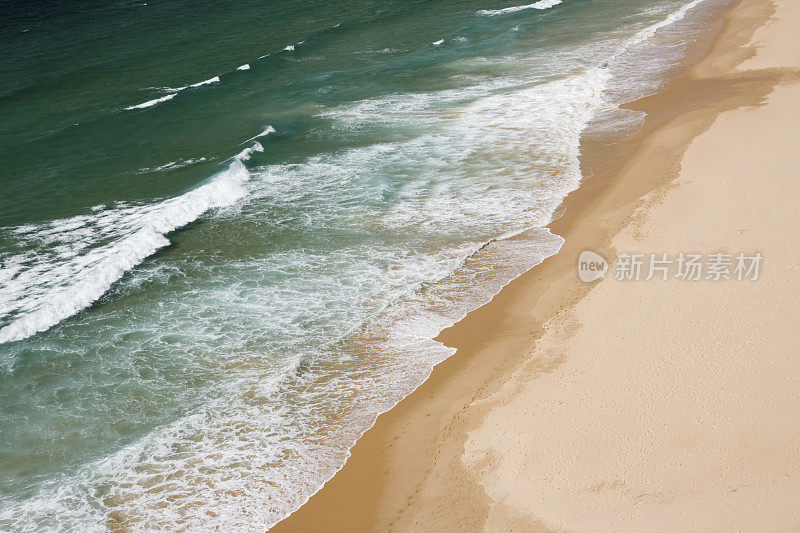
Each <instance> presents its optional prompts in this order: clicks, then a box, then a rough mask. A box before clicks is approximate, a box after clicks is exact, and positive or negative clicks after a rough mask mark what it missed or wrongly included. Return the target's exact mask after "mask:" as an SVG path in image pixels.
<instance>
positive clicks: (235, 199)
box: [0, 0, 724, 531]
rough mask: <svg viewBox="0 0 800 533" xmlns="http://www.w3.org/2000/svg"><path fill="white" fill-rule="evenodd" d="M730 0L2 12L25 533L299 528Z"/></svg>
mask: <svg viewBox="0 0 800 533" xmlns="http://www.w3.org/2000/svg"><path fill="white" fill-rule="evenodd" d="M723 1H724V0H693V1H692V2H686V1H685V0H618V1H611V0H563V1H559V0H540V1H538V2H535V3H531V4H523V3H520V2H512V1H503V2H489V1H488V0H480V1H478V0H463V1H449V2H445V1H432V0H414V1H409V0H406V1H395V0H383V1H380V2H376V1H358V2H355V1H349V0H330V1H328V2H317V1H312V0H286V1H282V2H277V1H272V0H261V1H255V0H236V1H224V2H209V1H206V0H194V1H188V0H147V1H146V2H144V1H142V0H136V1H130V0H125V1H122V0H107V1H105V2H100V1H96V0H82V1H77V2H76V1H60V2H41V1H28V2H17V1H13V0H12V1H4V2H2V3H0V46H1V47H2V50H3V54H0V187H1V188H2V194H0V267H1V268H0V530H2V531H47V530H59V531H78V530H80V531H99V530H106V529H108V528H126V527H127V528H131V529H133V530H139V531H142V530H164V529H169V530H172V529H181V530H210V529H214V528H220V529H222V530H225V531H239V530H242V531H245V530H247V531H249V530H252V529H263V528H264V527H266V526H270V525H272V524H274V523H275V522H276V521H278V520H280V519H282V518H283V517H285V516H287V515H288V514H289V513H291V512H292V511H293V510H295V509H297V508H298V507H299V506H300V505H301V504H302V503H304V502H305V501H306V500H307V499H308V497H310V496H311V495H312V494H313V493H314V492H315V491H316V490H318V489H319V488H320V487H321V486H322V484H323V483H324V482H325V481H326V480H327V479H329V478H330V477H331V476H332V475H333V474H334V473H335V472H336V471H337V470H338V469H339V468H341V466H342V465H343V464H344V462H345V460H346V458H347V455H348V450H349V448H350V447H351V446H352V445H353V443H354V442H355V441H356V440H357V439H358V437H359V436H360V435H361V434H362V433H363V432H364V431H365V430H367V429H368V428H369V427H370V426H371V425H372V424H373V423H374V421H375V418H376V417H377V416H378V415H379V414H380V413H382V412H385V411H386V410H388V409H390V408H391V407H392V406H393V405H394V404H396V403H397V402H398V401H399V400H400V399H402V398H403V397H404V396H405V395H407V394H409V393H410V392H412V391H413V390H414V389H415V388H416V387H417V386H419V384H420V383H422V382H423V381H424V380H425V379H426V378H427V377H428V375H429V374H430V372H431V370H432V368H433V366H434V365H435V364H437V363H439V362H441V361H442V360H444V359H445V358H447V357H449V356H450V355H452V354H453V350H452V349H450V348H448V347H446V346H443V345H441V344H440V343H437V342H436V341H434V340H433V339H434V338H435V337H436V335H437V334H438V333H439V332H440V331H441V330H442V329H444V328H446V327H448V326H449V325H452V324H453V323H455V322H456V321H458V320H459V319H460V318H462V317H463V316H464V315H465V314H466V313H467V312H469V311H470V310H472V309H475V308H477V307H479V306H480V305H483V304H484V303H486V302H488V301H489V300H490V299H491V298H492V297H493V296H494V295H495V294H496V293H497V292H498V291H499V290H500V289H501V288H502V287H503V286H504V285H506V284H507V283H509V282H510V281H511V280H512V279H514V278H515V277H517V276H519V275H521V274H522V273H524V272H525V271H527V270H529V269H530V268H533V267H535V265H536V264H538V263H539V262H541V261H542V260H543V259H545V258H546V257H548V256H550V255H552V254H554V253H556V252H557V251H558V250H559V248H560V246H561V244H562V242H563V241H562V239H561V237H559V236H557V235H554V234H552V233H550V232H549V231H548V230H547V229H546V226H547V225H548V224H549V222H551V221H552V220H553V218H554V217H556V216H560V215H561V214H562V213H561V210H560V209H559V207H560V205H561V202H562V200H563V199H564V197H565V196H566V195H567V194H568V193H569V192H570V191H572V190H574V189H575V188H577V187H578V186H579V185H580V182H581V180H582V179H591V178H590V177H588V176H583V173H582V169H581V165H580V146H581V141H582V140H585V139H586V138H588V137H591V136H601V137H602V138H604V139H623V138H625V137H627V136H629V135H631V134H633V133H635V132H636V131H637V130H638V129H639V128H641V125H642V120H643V116H642V115H641V113H638V112H634V111H630V110H623V109H620V107H619V105H620V104H621V103H623V102H626V101H630V100H632V99H635V98H638V97H641V96H644V95H647V94H652V93H653V92H655V91H657V90H658V88H659V87H660V86H661V85H662V84H663V82H664V79H665V75H666V73H667V71H668V69H669V68H670V66H672V65H674V64H675V63H676V62H677V61H679V60H680V58H681V57H682V55H683V53H684V51H685V48H686V45H687V43H688V42H689V41H690V40H691V39H692V38H693V37H695V36H696V35H697V34H698V33H699V32H701V31H703V28H704V27H705V25H706V23H707V22H708V19H709V17H710V16H711V13H712V12H713V10H714V9H716V8H718V7H719V6H720V5H721V4H722V2H723Z"/></svg>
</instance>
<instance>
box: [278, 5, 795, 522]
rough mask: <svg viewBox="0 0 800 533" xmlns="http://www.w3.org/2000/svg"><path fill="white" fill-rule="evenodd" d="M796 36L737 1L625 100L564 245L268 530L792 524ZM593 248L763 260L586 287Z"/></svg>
mask: <svg viewBox="0 0 800 533" xmlns="http://www.w3.org/2000/svg"><path fill="white" fill-rule="evenodd" d="M797 27H800V5H798V4H797V3H796V2H791V1H788V0H777V1H776V2H775V3H774V4H772V3H770V2H768V1H766V0H744V1H742V2H740V3H738V4H737V5H735V6H734V7H733V8H732V9H730V10H729V11H728V12H727V13H726V14H725V17H724V19H721V20H720V21H719V23H718V24H717V25H716V26H715V27H713V28H711V30H712V31H711V34H712V35H713V36H714V38H713V39H709V40H708V41H707V42H700V43H697V44H696V45H695V46H694V48H693V49H692V50H691V51H690V54H689V58H688V59H687V61H688V64H691V65H692V67H691V69H689V68H686V69H683V70H678V71H676V73H675V76H674V79H673V80H672V81H671V82H670V83H669V84H668V85H667V87H666V88H665V90H664V91H663V92H662V93H659V94H658V95H655V96H652V97H649V98H646V99H644V100H642V101H639V102H635V103H633V104H631V107H634V108H637V109H643V110H645V111H647V113H648V120H647V125H646V127H645V130H644V131H643V132H642V134H641V135H639V136H637V137H636V138H635V139H631V140H629V141H628V142H627V144H626V146H624V147H619V148H620V150H619V153H622V154H624V155H625V157H624V158H622V160H620V159H621V158H620V157H617V158H605V157H603V156H602V154H601V153H600V150H599V148H600V147H592V146H586V147H585V148H586V149H585V154H586V155H585V158H584V159H585V160H584V166H585V168H586V169H588V170H590V172H589V174H590V175H591V176H592V177H591V178H589V179H587V180H586V182H585V183H584V185H583V186H582V187H581V188H580V189H579V190H578V191H576V192H575V193H573V194H572V195H570V197H569V198H568V199H567V201H566V203H565V205H566V208H567V214H566V216H564V217H563V218H561V219H559V220H558V221H556V222H554V223H553V224H552V226H551V227H552V229H553V231H554V232H556V233H558V234H560V235H563V236H564V237H565V238H566V244H565V246H564V248H563V249H562V250H561V252H560V253H559V254H557V255H556V256H553V257H551V258H549V259H548V260H546V261H545V262H544V263H542V264H541V265H540V266H539V267H537V268H535V269H534V270H532V271H531V272H529V273H527V274H526V275H524V276H522V277H520V278H519V279H517V280H515V281H514V282H513V283H511V284H510V285H509V286H507V287H506V288H505V289H504V290H503V291H502V292H501V293H500V294H499V295H498V296H497V297H496V298H495V299H494V300H493V301H492V302H491V303H490V304H488V305H486V306H484V307H483V308H481V309H478V310H476V311H475V312H473V313H471V314H470V315H469V316H467V318H465V319H464V320H463V321H462V322H460V323H459V324H457V325H456V326H454V327H453V328H450V329H449V330H447V331H445V332H443V334H442V335H441V336H440V340H441V341H442V342H444V343H445V344H448V345H451V346H455V347H457V348H458V350H459V351H458V353H457V354H456V355H455V356H453V357H452V358H450V359H449V360H447V361H445V362H444V363H442V364H441V365H439V366H438V367H437V368H436V369H435V371H434V373H433V375H432V376H431V378H430V379H429V380H428V381H427V382H426V383H425V384H424V385H423V386H422V387H420V388H419V389H418V390H417V391H415V392H414V393H413V394H412V395H410V396H409V397H408V398H406V399H405V400H404V401H403V402H401V403H400V404H399V405H398V406H397V407H396V408H395V409H393V410H392V411H390V412H389V413H386V414H385V415H383V416H382V417H381V418H380V419H379V420H378V423H377V424H376V426H375V427H374V428H373V429H372V430H370V431H369V432H367V433H366V434H365V435H364V437H362V439H361V440H360V441H359V443H358V444H357V445H356V446H355V447H354V449H353V453H352V457H351V459H350V460H349V461H348V463H347V465H346V466H345V468H344V469H343V470H342V471H340V472H339V473H338V474H337V475H336V476H335V477H334V478H333V479H332V480H331V481H330V482H329V483H328V484H327V485H326V486H325V487H324V488H323V489H322V490H321V491H320V492H319V493H318V494H317V495H315V496H314V497H313V498H312V499H311V500H310V501H309V503H308V504H306V505H305V506H304V507H303V508H301V509H300V510H299V511H298V512H297V513H295V514H294V515H292V516H291V517H290V518H289V519H287V520H286V521H284V522H282V523H281V524H279V525H278V526H277V527H276V528H275V529H274V530H275V531H386V530H392V531H406V530H412V531H414V530H416V531H452V530H456V529H459V530H465V531H477V530H488V531H508V530H514V531H535V530H543V531H545V530H576V531H577V530H581V531H608V530H639V531H641V530H653V529H655V530H670V531H673V530H697V529H701V528H702V529H706V530H726V531H728V530H745V531H748V530H753V531H756V530H758V531H763V530H789V529H792V528H797V527H800V408H798V406H799V405H800V354H798V348H797V347H798V346H800V328H798V327H797V326H796V323H797V321H798V319H799V318H800V304H798V301H800V241H798V239H797V238H796V231H797V228H798V227H800V209H798V208H797V199H798V198H800V180H798V171H797V168H798V166H799V165H798V158H800V156H798V152H797V148H796V145H797V140H798V139H800V126H798V124H800V84H799V83H797V79H798V76H797V71H796V70H795V68H796V67H798V66H800V43H798V40H800V37H798V34H797V32H796V30H795V29H796V28H797ZM698 59H699V61H698ZM586 249H590V250H594V251H596V252H599V253H600V254H602V255H603V256H604V257H606V258H608V259H609V260H610V261H613V260H614V258H616V257H617V255H618V254H619V253H621V252H634V251H635V252H644V253H650V252H653V253H659V254H660V253H662V252H666V253H668V254H670V255H671V256H676V255H677V254H679V253H680V252H698V253H702V254H709V253H713V252H718V251H726V252H730V253H734V254H735V253H738V252H747V253H752V252H760V253H761V254H762V255H763V257H764V260H763V263H762V265H761V270H760V277H759V279H758V280H757V281H736V280H731V281H710V280H701V281H680V280H675V279H670V280H668V281H661V280H660V279H653V280H651V281H643V280H642V281H629V282H623V281H617V280H615V279H613V276H608V277H607V278H606V279H604V280H602V281H599V282H596V283H593V284H585V283H583V282H581V281H580V280H579V279H578V277H577V274H576V263H577V258H578V255H579V254H580V253H581V252H582V251H583V250H586ZM612 270H613V265H612ZM610 274H613V271H612V272H610Z"/></svg>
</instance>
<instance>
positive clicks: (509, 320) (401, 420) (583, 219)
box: [272, 0, 796, 531]
mask: <svg viewBox="0 0 800 533" xmlns="http://www.w3.org/2000/svg"><path fill="white" fill-rule="evenodd" d="M774 13H775V7H774V6H773V4H772V3H771V2H769V1H766V0H741V1H739V2H737V3H736V4H735V5H733V6H732V7H731V8H730V9H728V10H727V11H726V12H725V14H724V16H723V17H720V18H719V19H718V20H717V21H716V22H715V25H714V26H715V27H712V28H710V30H711V31H709V35H708V36H707V37H706V38H704V39H701V40H700V41H698V42H696V43H694V44H693V45H692V47H691V48H690V50H689V52H688V54H687V56H686V58H685V60H684V62H683V64H682V65H681V66H679V67H678V68H677V69H676V70H675V72H674V73H673V76H671V80H670V82H669V83H668V84H667V86H666V87H665V89H664V90H663V91H662V92H660V93H658V94H656V95H653V96H651V97H647V98H645V99H643V100H640V101H637V102H633V103H631V104H629V107H631V108H634V109H639V110H643V111H645V112H646V113H647V121H646V125H645V128H644V130H643V131H642V132H641V133H640V134H638V135H637V136H636V137H634V138H632V139H629V140H627V141H626V142H625V143H624V145H620V146H615V147H614V149H613V150H607V148H608V147H601V146H584V147H582V152H583V157H582V159H583V161H582V163H583V165H584V168H585V171H584V174H585V175H589V176H591V177H589V178H585V179H584V182H583V183H582V185H581V187H580V188H579V189H578V190H576V191H575V192H573V193H572V194H570V196H569V197H568V198H567V200H566V201H565V206H566V215H565V216H563V217H562V218H560V219H558V220H556V221H555V222H554V223H553V224H551V225H550V229H551V231H553V233H555V234H557V235H561V236H562V237H564V238H565V239H566V243H565V245H564V246H563V248H562V249H561V251H560V252H559V253H558V254H556V255H555V256H552V257H550V258H548V259H546V260H545V261H544V262H543V263H542V264H540V265H539V266H537V267H535V268H534V269H533V270H531V271H529V272H527V273H526V274H524V275H523V276H521V277H519V278H517V279H516V280H514V281H513V282H512V283H510V284H509V285H507V286H506V287H505V288H504V289H503V290H502V291H501V292H500V293H499V294H498V295H497V296H495V298H494V299H493V300H492V302H490V303H489V304H487V305H485V306H483V307H481V308H480V309H477V310H475V311H473V312H472V313H470V314H469V315H468V316H467V317H466V318H465V319H463V320H462V321H461V322H459V323H458V324H456V325H455V326H453V327H451V328H449V329H448V330H446V331H444V332H443V333H442V334H440V335H439V337H438V338H437V340H438V341H440V342H442V343H444V344H445V345H447V346H451V347H455V348H457V350H458V351H457V353H456V354H455V355H453V356H452V357H450V358H449V359H447V360H446V361H444V362H442V363H441V364H439V365H438V366H437V367H436V368H435V369H434V371H433V373H432V375H431V377H430V378H429V379H428V380H427V381H426V382H425V383H424V384H423V385H422V386H420V387H419V388H418V389H417V390H416V391H414V392H413V393H411V394H410V395H409V396H408V397H406V398H405V399H404V400H402V401H401V402H400V403H399V404H398V405H397V406H396V407H395V408H394V409H392V410H390V411H389V412H387V413H385V414H383V415H381V416H380V417H379V419H378V421H377V423H376V424H375V426H373V428H372V429H370V430H368V431H367V432H366V433H365V434H364V435H363V436H362V438H361V439H360V440H359V441H358V443H357V444H356V445H355V447H354V448H353V449H352V450H351V457H350V459H349V460H348V462H347V464H346V465H345V467H344V468H343V469H342V470H340V471H339V472H338V473H337V474H336V475H335V476H334V477H333V478H332V480H330V481H329V482H328V483H327V484H326V485H325V487H324V488H323V489H322V490H320V491H319V492H318V493H317V494H316V495H314V496H313V497H312V498H311V499H310V500H309V502H308V503H307V504H306V505H304V506H303V507H301V509H300V510H298V511H297V512H295V513H294V514H292V515H291V516H290V517H289V518H287V519H286V520H284V521H283V522H281V523H279V524H278V525H277V526H276V527H275V528H273V529H272V531H385V530H410V529H414V530H437V531H447V530H453V529H456V528H458V529H466V530H468V531H472V530H477V529H483V528H484V527H485V528H486V529H491V530H494V529H497V528H498V527H501V526H502V527H506V528H508V527H514V526H516V527H518V528H520V529H522V530H526V531H535V530H548V529H550V528H552V527H554V525H555V527H557V528H561V527H564V526H567V525H569V522H568V521H567V522H564V521H559V520H554V519H553V517H542V516H538V517H536V515H535V514H532V515H531V514H530V513H524V512H520V510H519V509H518V508H511V507H509V506H508V505H507V504H506V503H503V502H504V500H505V501H509V500H512V499H513V498H507V497H499V496H498V494H497V492H496V491H497V490H498V487H499V486H500V485H502V484H499V483H498V482H497V478H498V477H499V476H500V475H501V473H502V472H504V470H502V469H503V467H504V458H503V457H500V456H493V455H492V453H485V454H484V455H483V456H480V457H478V455H476V454H475V449H476V445H475V444H474V443H472V444H469V445H470V446H471V449H472V451H471V452H470V453H471V458H470V459H469V461H467V462H468V463H469V466H467V465H466V464H465V460H464V459H465V454H466V455H469V454H467V452H466V451H465V450H466V447H467V446H468V441H469V440H470V439H471V438H472V436H473V435H475V434H476V433H478V434H480V433H481V428H482V427H483V426H484V425H485V424H486V422H487V420H488V419H489V417H490V415H492V413H494V416H495V417H496V416H498V415H497V413H500V412H502V411H501V410H500V409H499V406H502V405H513V404H514V400H515V398H516V397H517V396H518V395H519V391H521V390H523V389H525V387H526V386H527V385H528V384H530V383H531V382H532V381H535V380H538V379H540V378H541V377H542V376H547V375H548V374H550V375H554V374H555V373H557V372H558V371H559V369H560V368H562V367H564V366H566V365H565V363H566V362H567V361H568V360H573V359H575V357H573V355H574V354H567V353H565V352H564V351H562V350H560V349H557V350H554V351H553V352H552V353H550V354H549V356H547V357H544V356H542V354H538V356H537V357H531V353H532V350H534V347H535V346H536V345H537V343H539V342H540V341H541V340H542V338H543V336H545V335H547V334H548V330H554V329H560V331H561V333H565V332H568V335H567V337H571V336H573V335H575V334H576V333H577V332H578V331H579V330H580V329H581V324H580V322H577V323H570V324H567V326H568V327H560V328H558V327H553V324H554V323H556V324H557V323H558V320H559V318H558V317H564V316H568V315H571V314H574V310H575V307H576V306H577V305H578V304H579V303H580V302H582V301H583V300H584V299H586V297H587V296H589V295H590V294H591V293H593V292H596V291H594V290H593V287H596V285H584V284H582V283H581V282H580V281H579V280H578V279H577V276H576V275H575V274H576V273H575V264H576V262H577V256H578V254H579V253H580V252H581V251H582V250H584V249H592V250H594V251H597V252H599V253H601V254H602V255H604V256H605V257H606V258H608V259H613V257H614V256H615V254H616V244H615V243H616V242H617V240H616V239H617V237H618V236H619V235H620V234H621V233H622V232H625V231H626V230H630V228H631V227H634V228H635V227H637V225H639V226H641V224H642V221H643V220H645V219H646V214H647V213H648V212H650V211H652V209H653V208H654V207H656V206H658V205H659V204H660V202H661V201H663V199H664V198H665V197H666V196H667V195H669V194H670V191H672V190H674V188H675V187H676V185H675V183H674V182H675V180H676V179H677V178H678V177H679V174H680V171H681V165H682V161H683V158H684V155H685V154H686V152H687V150H688V149H689V147H690V145H691V144H692V143H693V141H694V140H695V139H696V138H697V137H698V136H699V135H701V134H702V133H704V132H706V131H707V130H708V129H709V128H710V127H711V126H712V124H713V123H714V121H715V120H717V118H718V117H719V116H720V115H721V114H722V113H724V112H726V111H730V110H735V109H739V108H742V107H744V106H749V107H757V106H763V105H764V103H765V99H766V98H767V96H768V95H769V94H770V93H772V92H773V90H774V88H775V87H776V86H777V85H778V84H779V83H782V82H786V81H789V80H791V79H794V78H796V71H795V70H793V69H786V68H761V69H760V70H748V71H740V70H737V69H736V67H737V66H738V65H739V64H741V63H742V62H743V61H745V60H747V59H749V58H751V57H753V56H754V55H755V53H756V51H755V48H754V47H753V46H752V45H751V44H750V43H751V39H752V37H753V35H754V33H755V32H756V31H757V30H758V28H760V27H763V26H764V24H765V23H766V22H767V20H769V19H770V17H772V16H773V15H774ZM604 148H605V150H604ZM607 151H611V152H614V155H613V156H612V157H607V156H605V155H604V153H605V152H607ZM587 170H588V171H587ZM658 251H660V250H658ZM554 319H555V322H554ZM562 322H563V321H562ZM567 322H569V321H567ZM565 324H566V322H565V323H564V324H561V326H564V325H565ZM551 336H552V333H551ZM545 344H546V343H545ZM584 363H585V361H584ZM517 422H519V421H517ZM534 423H535V422H534V421H533V420H531V422H530V424H531V425H533V424H534ZM509 429H510V427H504V428H497V429H496V430H497V431H508V430H509ZM484 433H485V430H484ZM524 434H525V433H524V431H522V432H520V435H524ZM484 436H485V435H484ZM503 436H504V437H507V434H506V435H503ZM484 444H485V443H484ZM551 444H552V446H553V447H556V448H558V447H559V446H560V443H559V442H552V443H551ZM520 446H524V442H520ZM562 451H563V453H564V454H566V455H569V452H570V450H569V449H568V448H565V449H563V450H562ZM506 455H507V454H506ZM476 457H478V458H477V459H476ZM492 476H494V478H493V479H489V480H488V481H487V478H490V477H492ZM517 481H518V482H519V480H517ZM523 488H524V487H522V486H520V485H519V483H517V485H514V484H512V486H511V487H509V490H510V491H512V492H524V491H521V489H523ZM492 490H494V491H495V492H493V493H492V496H490V495H489V492H491V491H492ZM525 490H530V487H528V488H527V489H525ZM533 496H536V493H535V492H534V493H533ZM532 517H535V518H532ZM562 519H563V517H562ZM563 520H566V519H563ZM573 525H574V524H573ZM606 525H607V524H606ZM616 525H617V526H618V525H619V524H616ZM639 525H641V524H639ZM660 525H663V524H660ZM673 525H674V524H673ZM684 527H686V525H684Z"/></svg>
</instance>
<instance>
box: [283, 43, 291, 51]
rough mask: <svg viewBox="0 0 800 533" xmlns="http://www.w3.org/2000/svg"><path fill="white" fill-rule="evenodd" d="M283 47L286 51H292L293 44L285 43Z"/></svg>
mask: <svg viewBox="0 0 800 533" xmlns="http://www.w3.org/2000/svg"><path fill="white" fill-rule="evenodd" d="M283 49H284V50H286V51H287V52H294V45H293V44H287V45H286V46H285V47H284V48H283Z"/></svg>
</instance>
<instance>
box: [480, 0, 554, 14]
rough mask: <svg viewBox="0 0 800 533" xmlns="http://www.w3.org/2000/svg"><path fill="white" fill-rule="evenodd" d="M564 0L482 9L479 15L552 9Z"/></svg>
mask: <svg viewBox="0 0 800 533" xmlns="http://www.w3.org/2000/svg"><path fill="white" fill-rule="evenodd" d="M562 1H563V0H539V2H535V3H533V4H526V5H524V6H512V7H506V8H503V9H481V10H480V11H478V15H486V16H489V17H493V16H495V15H505V14H508V13H516V12H517V11H524V10H526V9H550V8H551V7H555V6H557V5H558V4H560V3H561V2H562Z"/></svg>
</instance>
